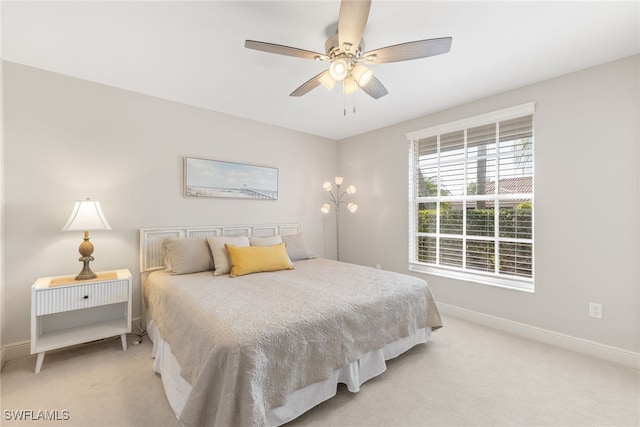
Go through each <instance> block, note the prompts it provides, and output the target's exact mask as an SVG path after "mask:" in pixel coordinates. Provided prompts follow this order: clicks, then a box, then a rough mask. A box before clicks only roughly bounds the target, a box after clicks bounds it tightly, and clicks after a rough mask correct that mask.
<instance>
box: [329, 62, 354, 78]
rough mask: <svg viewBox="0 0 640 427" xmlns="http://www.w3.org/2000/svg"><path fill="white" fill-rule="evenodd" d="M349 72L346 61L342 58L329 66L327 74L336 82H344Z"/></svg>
mask: <svg viewBox="0 0 640 427" xmlns="http://www.w3.org/2000/svg"><path fill="white" fill-rule="evenodd" d="M348 71H349V67H348V64H347V61H345V60H344V59H343V58H339V59H336V60H335V61H333V62H332V63H331V65H330V66H329V74H330V75H331V77H332V78H333V79H334V80H336V81H341V80H344V78H345V77H347V72H348Z"/></svg>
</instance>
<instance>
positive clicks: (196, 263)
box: [162, 238, 213, 274]
mask: <svg viewBox="0 0 640 427" xmlns="http://www.w3.org/2000/svg"><path fill="white" fill-rule="evenodd" d="M162 244H163V246H164V251H165V258H164V263H165V267H166V270H167V271H168V272H169V273H171V274H188V273H198V272H200V271H209V270H213V258H211V252H210V250H209V245H207V241H206V240H204V239H183V238H168V239H165V240H164V241H163V242H162Z"/></svg>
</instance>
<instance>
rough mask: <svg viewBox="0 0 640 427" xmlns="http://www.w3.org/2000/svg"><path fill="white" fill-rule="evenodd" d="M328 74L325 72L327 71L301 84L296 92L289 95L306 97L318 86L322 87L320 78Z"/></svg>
mask: <svg viewBox="0 0 640 427" xmlns="http://www.w3.org/2000/svg"><path fill="white" fill-rule="evenodd" d="M328 72H329V71H327V70H325V71H323V72H321V73H320V74H318V75H316V76H313V77H311V78H310V79H309V80H307V81H306V82H304V83H303V84H301V85H300V87H298V88H297V89H296V90H294V91H293V92H291V93H290V94H289V96H302V95H305V94H306V93H308V92H311V91H312V90H313V89H315V88H317V87H318V86H320V84H321V83H320V78H322V76H323V75H325V74H326V73H328Z"/></svg>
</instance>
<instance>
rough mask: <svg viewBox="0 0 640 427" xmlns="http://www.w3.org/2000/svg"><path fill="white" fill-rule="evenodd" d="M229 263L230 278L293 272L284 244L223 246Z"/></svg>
mask: <svg viewBox="0 0 640 427" xmlns="http://www.w3.org/2000/svg"><path fill="white" fill-rule="evenodd" d="M225 247H226V248H227V252H229V259H230V261H231V273H230V274H229V276H230V277H237V276H244V275H245V274H250V273H260V272H264V271H279V270H293V265H292V264H291V261H290V260H289V256H288V255H287V249H286V247H285V244H284V243H280V244H278V245H274V246H248V247H244V246H233V245H229V244H227V245H225Z"/></svg>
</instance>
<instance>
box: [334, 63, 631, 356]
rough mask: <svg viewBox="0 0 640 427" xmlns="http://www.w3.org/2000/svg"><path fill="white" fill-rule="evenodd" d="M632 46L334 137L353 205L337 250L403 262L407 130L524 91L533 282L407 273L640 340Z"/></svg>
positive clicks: (546, 322)
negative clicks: (567, 70) (528, 288)
mask: <svg viewBox="0 0 640 427" xmlns="http://www.w3.org/2000/svg"><path fill="white" fill-rule="evenodd" d="M639 58H640V57H638V56H635V57H631V58H626V59H623V60H619V61H616V62H612V63H609V64H605V65H602V66H599V67H595V68H591V69H587V70H583V71H580V72H576V73H573V74H569V75H566V76H563V77H559V78H555V79H552V80H548V81H544V82H541V83H537V84H533V85H530V86H526V87H523V88H520V89H517V90H513V91H510V92H506V93H502V94H499V95H496V96H492V97H489V98H485V99H481V100H478V101H476V102H472V103H469V104H465V105H462V106H459V107H455V108H451V109H449V110H445V111H441V112H438V113H435V114H430V115H427V116H424V117H421V118H418V119H416V120H411V121H408V122H404V123H401V124H398V125H395V126H390V127H387V128H385V129H381V130H378V131H374V132H371V133H368V134H364V135H360V136H356V137H353V138H349V139H347V140H344V141H341V142H340V145H339V150H338V158H339V170H340V172H341V174H342V175H344V176H345V179H346V180H347V181H348V182H349V183H353V184H355V185H356V186H358V194H357V196H358V197H357V203H358V204H359V206H360V209H359V210H358V212H357V213H356V214H355V215H353V216H348V215H345V216H344V217H343V219H342V222H341V247H340V250H341V255H342V258H343V260H345V261H351V262H355V263H359V264H365V265H371V266H374V265H375V264H381V265H382V267H383V268H386V269H390V270H395V271H400V272H408V269H407V265H408V248H407V236H408V219H407V218H408V213H407V212H408V192H407V182H408V142H407V140H406V133H407V132H411V131H415V130H418V129H422V128H426V127H429V126H433V125H438V124H442V123H447V122H450V121H455V120H458V119H463V118H466V117H471V116H474V115H478V114H482V113H487V112H491V111H495V110H498V109H501V108H506V107H511V106H515V105H519V104H522V103H525V102H530V101H535V102H536V112H535V116H534V120H535V174H536V176H535V288H536V291H535V293H534V294H529V293H524V292H519V291H513V290H506V289H501V288H496V287H491V286H485V285H478V284H473V283H467V282H463V281H457V280H452V279H445V278H441V277H435V276H429V275H421V274H419V273H415V274H416V275H419V276H420V277H424V278H425V279H427V281H428V282H429V283H430V285H431V287H432V289H433V291H434V294H435V296H436V299H437V300H439V301H441V302H444V303H447V304H451V305H454V306H458V307H462V308H466V309H469V310H473V311H477V312H480V313H485V314H488V315H492V316H496V317H499V318H503V319H508V320H511V321H515V322H521V323H524V324H528V325H532V326H536V327H539V328H543V329H546V330H550V331H554V332H558V333H561V334H566V335H570V336H573V337H578V338H582V339H586V340H591V341H595V342H598V343H603V344H606V345H610V346H614V347H618V348H622V349H627V350H631V351H635V352H637V351H638V350H640V343H639V337H640V330H639V323H640V321H639V305H640V304H639V303H640V296H639V284H640V277H639V270H638V265H639V260H640V251H639V241H640V239H639V221H640V210H639V196H638V195H639V188H638V187H639V186H638V184H639V173H638V170H639V169H640V154H639V148H638V147H639V132H638V117H639V113H640V111H639V107H638V104H639V90H640V88H639V82H638V80H639V78H638V76H639V75H640V73H639V71H640V70H639V62H640V59H639ZM578 212H582V213H584V214H583V215H582V216H577V215H576V213H578ZM590 302H596V303H602V304H603V313H604V318H603V319H602V320H596V319H592V318H589V317H588V306H589V303H590Z"/></svg>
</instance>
